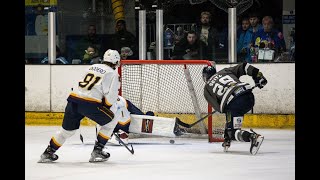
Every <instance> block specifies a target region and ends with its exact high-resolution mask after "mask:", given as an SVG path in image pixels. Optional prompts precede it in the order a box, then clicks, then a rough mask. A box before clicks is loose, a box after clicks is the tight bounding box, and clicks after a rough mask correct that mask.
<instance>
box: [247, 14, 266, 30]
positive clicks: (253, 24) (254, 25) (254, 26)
mask: <svg viewBox="0 0 320 180" xmlns="http://www.w3.org/2000/svg"><path fill="white" fill-rule="evenodd" d="M249 21H250V28H249V30H250V31H251V32H252V33H253V35H254V34H255V33H256V32H258V30H259V29H263V27H262V25H261V24H260V23H259V17H258V14H257V13H255V12H253V13H250V14H249Z"/></svg>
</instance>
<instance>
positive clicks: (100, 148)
mask: <svg viewBox="0 0 320 180" xmlns="http://www.w3.org/2000/svg"><path fill="white" fill-rule="evenodd" d="M109 157H110V153H108V152H107V148H104V145H102V144H100V143H98V142H97V141H96V143H95V145H94V148H93V151H92V153H91V157H90V159H89V162H91V163H95V162H103V161H107V160H108V159H109Z"/></svg>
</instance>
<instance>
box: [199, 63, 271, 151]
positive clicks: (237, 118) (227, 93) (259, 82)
mask: <svg viewBox="0 0 320 180" xmlns="http://www.w3.org/2000/svg"><path fill="white" fill-rule="evenodd" d="M243 75H249V76H252V78H253V80H254V82H255V84H256V86H257V87H259V88H260V89H261V88H263V87H264V86H265V85H266V84H267V80H266V78H265V77H264V76H263V74H262V73H261V72H260V71H259V69H257V68H255V67H253V66H252V65H250V64H249V63H246V62H244V63H241V64H238V65H236V66H233V67H228V68H224V69H222V70H220V71H219V72H216V69H215V67H214V66H208V67H205V68H204V69H203V72H202V77H203V80H204V81H205V82H206V85H205V88H204V96H205V99H206V100H207V101H208V103H209V104H210V105H211V106H212V107H213V108H214V110H216V111H218V112H220V113H226V126H225V132H224V142H223V144H222V146H223V147H224V150H225V151H227V150H228V148H229V147H230V145H231V141H232V140H235V141H241V142H251V146H250V153H251V154H253V155H255V154H256V153H257V152H258V150H259V148H260V146H261V144H262V142H263V139H264V137H263V136H262V135H260V134H257V133H255V132H254V131H253V130H252V129H251V131H252V132H248V131H245V130H242V129H241V126H242V122H243V116H244V114H246V113H247V112H248V111H250V110H251V109H252V107H253V106H254V103H255V102H254V95H253V93H252V87H251V86H250V85H249V84H248V83H245V82H241V81H240V80H239V78H240V77H241V76H243Z"/></svg>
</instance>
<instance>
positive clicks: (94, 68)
mask: <svg viewBox="0 0 320 180" xmlns="http://www.w3.org/2000/svg"><path fill="white" fill-rule="evenodd" d="M119 89H120V81H119V75H118V73H117V71H116V70H114V69H112V68H111V67H109V66H108V65H105V64H93V65H91V66H90V67H88V68H87V69H86V71H85V73H84V74H83V75H82V77H81V78H80V80H79V82H78V86H77V88H74V89H73V92H72V93H71V94H70V96H69V98H68V100H71V101H76V102H89V103H104V104H105V105H107V106H111V105H112V104H113V103H115V102H116V101H117V98H118V90H119Z"/></svg>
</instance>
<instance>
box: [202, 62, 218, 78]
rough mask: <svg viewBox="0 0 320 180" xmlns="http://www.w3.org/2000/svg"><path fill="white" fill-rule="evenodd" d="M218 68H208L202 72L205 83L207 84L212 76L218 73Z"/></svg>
mask: <svg viewBox="0 0 320 180" xmlns="http://www.w3.org/2000/svg"><path fill="white" fill-rule="evenodd" d="M216 72H217V71H216V68H214V67H213V66H207V67H204V68H203V70H202V79H203V81H204V82H207V81H208V80H209V79H210V77H211V76H213V75H214V74H215V73H216Z"/></svg>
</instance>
